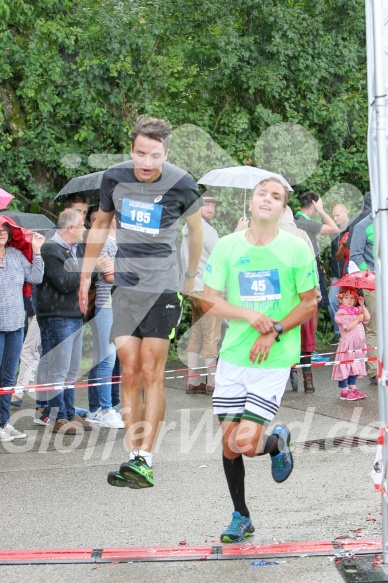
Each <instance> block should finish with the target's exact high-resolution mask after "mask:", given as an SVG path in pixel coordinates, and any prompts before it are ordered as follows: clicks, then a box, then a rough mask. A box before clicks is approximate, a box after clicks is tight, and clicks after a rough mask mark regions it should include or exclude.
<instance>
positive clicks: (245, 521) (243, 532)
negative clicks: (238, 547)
mask: <svg viewBox="0 0 388 583" xmlns="http://www.w3.org/2000/svg"><path fill="white" fill-rule="evenodd" d="M254 532H255V527H254V526H253V524H252V520H251V519H250V518H246V516H241V514H240V513H239V512H237V511H236V510H235V511H234V512H233V513H232V522H231V523H230V524H229V526H228V528H227V529H226V530H224V532H222V533H221V542H223V543H237V542H240V541H242V540H243V539H244V538H245V537H247V536H252V534H253V533H254Z"/></svg>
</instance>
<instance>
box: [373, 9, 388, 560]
mask: <svg viewBox="0 0 388 583" xmlns="http://www.w3.org/2000/svg"><path fill="white" fill-rule="evenodd" d="M369 7H370V8H371V11H372V22H373V52H374V103H373V105H372V112H374V114H375V116H374V122H375V136H376V157H377V168H376V170H377V176H373V177H371V178H373V179H372V180H371V186H372V188H373V189H376V188H377V191H378V192H377V196H376V193H374V192H373V190H372V204H373V202H374V204H373V216H374V220H373V223H374V230H375V268H376V305H377V306H378V312H379V318H378V319H377V336H378V356H379V359H382V362H383V373H382V377H381V379H380V380H379V387H378V391H379V414H380V420H381V422H382V425H383V426H384V427H385V426H387V425H388V403H387V389H386V376H387V375H386V369H385V366H387V363H388V308H387V305H386V302H385V301H383V296H384V295H386V294H387V292H388V213H387V209H388V155H387V152H388V150H387V135H388V120H387V95H386V91H387V87H386V79H385V65H386V62H385V51H384V25H385V14H384V0H374V1H373V2H372V3H370V4H369ZM370 113H371V111H370ZM373 137H374V136H373V127H372V131H371V132H370V135H369V139H373ZM372 150H373V148H370V150H369V153H371V151H372ZM373 162H374V161H372V160H369V164H370V170H371V171H372V169H373V167H376V166H375V165H374V163H373ZM376 201H378V206H377V209H378V213H377V215H376V214H375V213H376V210H377V209H376ZM384 290H385V294H384ZM383 467H384V478H385V483H387V477H388V442H387V439H385V438H384V445H383ZM382 534H383V561H384V564H385V565H387V564H388V502H387V497H386V496H385V495H384V494H383V495H382Z"/></svg>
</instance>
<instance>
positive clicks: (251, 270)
mask: <svg viewBox="0 0 388 583" xmlns="http://www.w3.org/2000/svg"><path fill="white" fill-rule="evenodd" d="M287 202H288V191H287V190H286V188H285V187H284V186H283V184H282V182H281V181H280V180H278V179H277V178H275V177H274V178H270V179H267V180H264V181H262V182H260V183H259V184H258V185H257V186H256V187H255V188H254V190H253V193H252V198H251V201H250V205H249V209H250V212H251V216H252V218H251V225H250V228H249V229H247V230H245V231H240V232H237V233H234V234H232V235H229V236H227V237H224V238H222V239H220V241H219V242H218V243H217V244H216V246H215V247H214V249H213V252H212V254H211V255H210V258H209V261H208V264H207V266H206V270H205V275H204V281H205V291H204V301H205V307H206V308H207V309H208V310H209V309H211V310H212V313H213V314H215V315H217V316H219V317H223V318H228V319H229V320H230V327H229V329H228V332H227V334H226V337H225V339H224V342H223V345H222V348H221V354H220V359H219V362H218V365H217V373H216V388H215V392H214V396H213V406H214V413H215V414H217V415H218V416H219V419H220V422H221V426H222V430H223V465H224V470H225V475H226V480H227V483H228V487H229V491H230V494H231V497H232V501H233V504H234V512H233V515H232V522H231V523H230V525H229V527H228V528H227V529H226V530H225V531H224V532H223V533H222V534H221V540H222V541H223V542H236V541H238V540H242V539H243V538H244V537H246V536H250V535H251V534H253V532H254V530H255V529H254V526H253V524H252V521H251V518H250V514H249V510H248V508H247V505H246V502H245V491H244V475H245V470H244V462H243V457H242V456H243V455H246V456H248V457H254V456H257V455H263V454H268V453H269V454H270V455H271V470H272V476H273V478H274V480H275V481H276V482H283V481H284V480H286V479H287V478H288V476H289V475H290V473H291V471H292V468H293V458H292V454H291V452H290V450H289V447H288V446H289V443H290V437H291V435H290V431H289V430H288V429H287V428H286V427H285V426H283V425H277V426H275V427H274V429H273V431H272V434H271V435H270V436H266V435H265V429H266V427H267V425H268V424H269V423H270V422H271V421H272V420H273V419H274V417H275V415H276V413H277V411H278V408H279V406H280V402H281V399H282V396H283V393H284V390H285V387H286V383H287V379H288V377H289V374H290V366H291V365H292V364H293V363H295V362H296V361H298V359H299V355H300V324H301V323H302V322H304V321H305V320H308V319H309V318H310V317H311V316H312V315H313V314H314V313H315V311H316V307H317V300H316V291H315V286H316V285H317V279H316V275H315V265H314V261H313V260H312V257H311V253H310V250H309V249H308V247H307V245H306V244H305V243H304V242H303V241H301V240H300V239H298V238H296V237H295V236H294V235H291V234H288V233H285V232H283V231H281V230H279V228H278V221H279V218H280V217H281V216H282V215H283V213H284V211H285V208H286V206H287ZM224 289H226V297H227V299H224V298H223V296H222V294H223V291H224Z"/></svg>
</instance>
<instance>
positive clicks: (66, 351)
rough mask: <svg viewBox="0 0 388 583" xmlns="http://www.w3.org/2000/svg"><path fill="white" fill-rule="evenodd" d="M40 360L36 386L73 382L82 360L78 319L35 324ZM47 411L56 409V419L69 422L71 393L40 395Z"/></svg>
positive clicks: (44, 321) (68, 390)
mask: <svg viewBox="0 0 388 583" xmlns="http://www.w3.org/2000/svg"><path fill="white" fill-rule="evenodd" d="M38 323H39V327H40V334H41V339H42V357H41V359H40V361H39V366H38V383H58V384H59V386H60V385H61V383H65V382H74V381H75V380H76V379H77V375H78V371H79V367H80V365H81V358H82V318H61V317H54V318H44V319H43V320H39V321H38ZM39 396H40V399H41V401H37V404H38V403H42V402H43V403H44V402H45V400H47V402H48V409H49V410H50V411H51V409H54V408H55V409H57V410H58V412H57V419H72V418H73V417H74V415H75V407H74V389H70V388H66V389H64V390H63V389H60V390H54V391H49V392H47V393H44V392H43V393H40V395H39Z"/></svg>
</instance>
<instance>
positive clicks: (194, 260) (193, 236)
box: [184, 211, 203, 293]
mask: <svg viewBox="0 0 388 583" xmlns="http://www.w3.org/2000/svg"><path fill="white" fill-rule="evenodd" d="M186 223H187V227H188V230H189V233H188V237H187V243H188V250H189V253H188V255H189V256H188V261H187V268H186V272H187V273H188V274H190V275H195V274H196V273H197V271H198V264H199V260H200V259H201V255H202V246H203V233H202V221H201V211H197V212H196V213H194V214H192V215H189V216H187V217H186ZM193 285H194V278H192V279H189V278H185V287H184V292H185V293H188V292H189V291H190V290H191V289H192V287H193Z"/></svg>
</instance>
